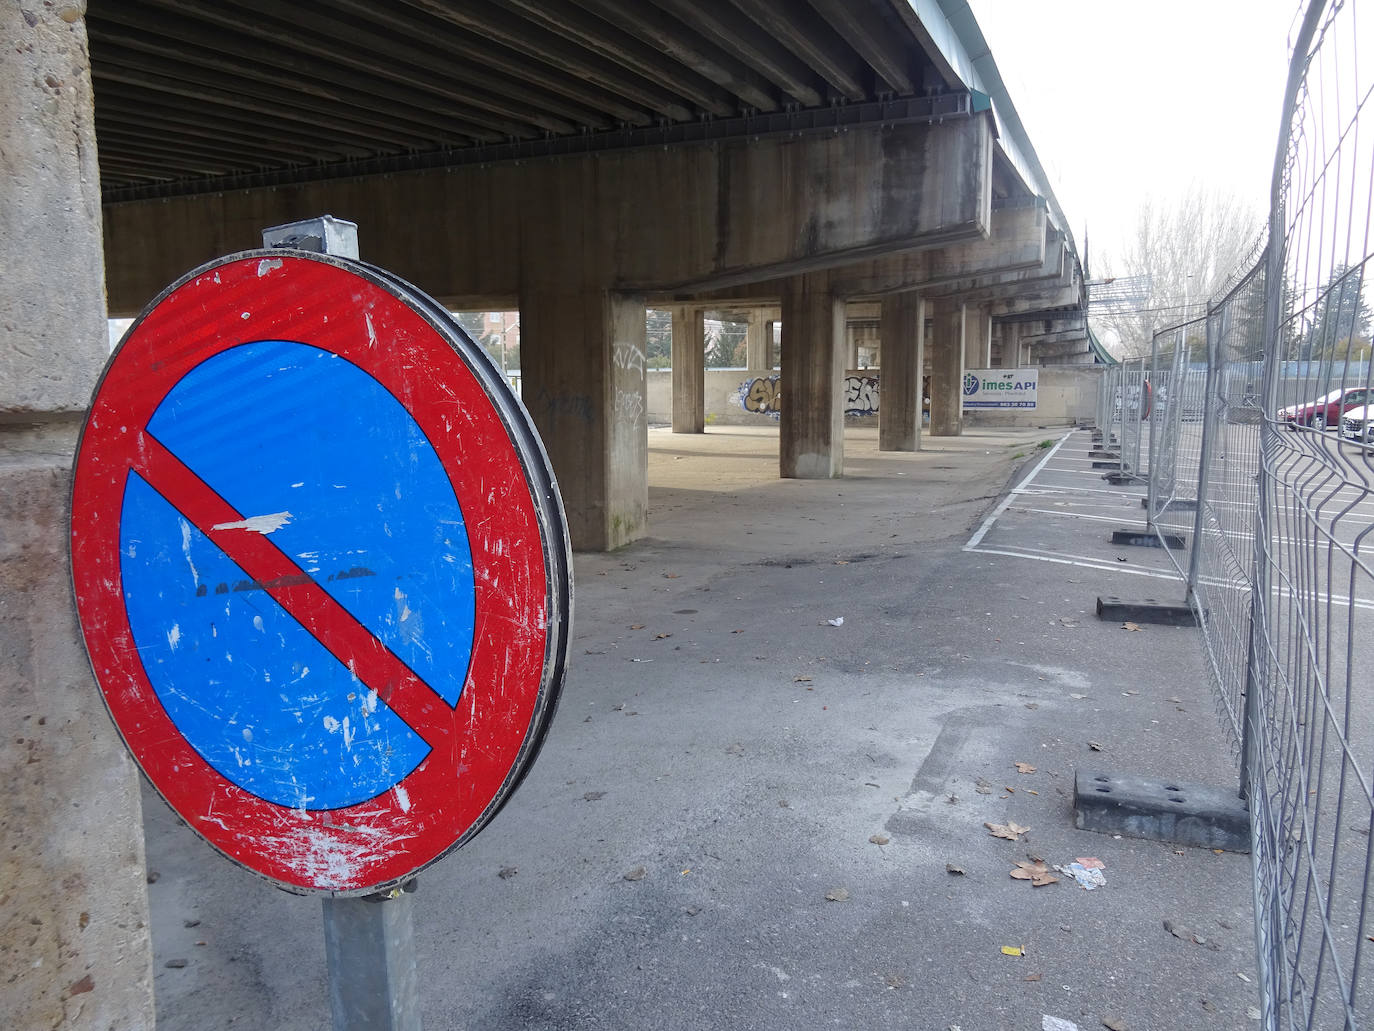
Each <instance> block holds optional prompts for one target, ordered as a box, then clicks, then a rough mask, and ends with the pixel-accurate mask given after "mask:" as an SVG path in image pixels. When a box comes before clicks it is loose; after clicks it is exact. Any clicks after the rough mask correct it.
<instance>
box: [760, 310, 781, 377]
mask: <svg viewBox="0 0 1374 1031" xmlns="http://www.w3.org/2000/svg"><path fill="white" fill-rule="evenodd" d="M781 325H782V319H769V320H768V321H766V322H765V323H764V324H763V326H764V329H763V339H764V343H765V344H767V345H768V350H767V351H766V352H765V353H766V357H765V359H764V363H763V367H764V368H765V369H774V368H777V365H778V355H779V353H780V349H779V347H778V341H777V337H778V327H779V326H781Z"/></svg>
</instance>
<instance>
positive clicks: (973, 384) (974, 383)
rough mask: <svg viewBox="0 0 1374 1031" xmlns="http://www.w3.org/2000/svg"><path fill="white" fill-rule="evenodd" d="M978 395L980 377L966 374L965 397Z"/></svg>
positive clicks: (969, 373)
mask: <svg viewBox="0 0 1374 1031" xmlns="http://www.w3.org/2000/svg"><path fill="white" fill-rule="evenodd" d="M976 393H978V377H977V376H975V375H974V374H973V373H971V372H966V373H964V396H965V397H972V396H973V395H974V394H976Z"/></svg>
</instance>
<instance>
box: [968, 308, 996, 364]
mask: <svg viewBox="0 0 1374 1031" xmlns="http://www.w3.org/2000/svg"><path fill="white" fill-rule="evenodd" d="M964 368H966V369H990V368H992V316H991V315H990V314H989V313H988V309H987V308H980V307H972V306H970V307H968V308H966V314H965V322H964Z"/></svg>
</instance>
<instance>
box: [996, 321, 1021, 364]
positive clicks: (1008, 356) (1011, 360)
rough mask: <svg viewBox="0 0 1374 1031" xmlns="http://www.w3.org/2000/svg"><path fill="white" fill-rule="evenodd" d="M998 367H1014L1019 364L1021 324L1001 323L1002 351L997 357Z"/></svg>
mask: <svg viewBox="0 0 1374 1031" xmlns="http://www.w3.org/2000/svg"><path fill="white" fill-rule="evenodd" d="M998 361H999V368H1003V369H1016V368H1020V366H1021V324H1020V323H1019V322H1004V323H1002V351H1001V354H1000V355H999V357H998Z"/></svg>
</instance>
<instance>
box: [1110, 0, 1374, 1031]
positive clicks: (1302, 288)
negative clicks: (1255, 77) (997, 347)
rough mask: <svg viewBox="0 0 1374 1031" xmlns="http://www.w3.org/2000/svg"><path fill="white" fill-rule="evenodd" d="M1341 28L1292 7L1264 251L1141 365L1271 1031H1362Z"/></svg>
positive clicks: (1360, 642) (1354, 29)
mask: <svg viewBox="0 0 1374 1031" xmlns="http://www.w3.org/2000/svg"><path fill="white" fill-rule="evenodd" d="M1357 12H1358V4H1357V3H1356V2H1354V0H1313V2H1312V3H1311V5H1310V6H1309V7H1308V9H1307V11H1306V13H1305V16H1304V18H1303V20H1302V22H1301V25H1300V27H1299V29H1298V35H1297V41H1296V44H1295V46H1294V51H1293V58H1292V66H1291V69H1290V75H1289V89H1288V94H1287V97H1286V99H1285V108H1284V115H1283V130H1282V136H1281V139H1280V146H1279V148H1278V157H1277V161H1276V166H1275V169H1274V191H1273V204H1272V207H1271V212H1270V220H1269V233H1268V239H1267V245H1266V246H1267V249H1266V250H1265V251H1264V252H1263V253H1262V254H1261V255H1260V256H1258V258H1257V259H1256V260H1254V261H1248V262H1246V263H1244V264H1243V265H1242V266H1241V267H1240V268H1239V269H1237V271H1236V273H1235V274H1234V276H1233V278H1232V285H1230V286H1229V287H1228V288H1227V289H1226V290H1225V291H1224V292H1223V293H1222V295H1220V296H1219V297H1217V298H1216V299H1214V300H1213V301H1212V302H1211V303H1209V305H1208V312H1207V317H1206V319H1205V323H1202V322H1195V323H1192V324H1189V325H1187V326H1177V327H1170V328H1169V329H1167V330H1164V331H1161V332H1160V333H1158V334H1156V336H1155V339H1154V343H1153V349H1152V355H1151V362H1150V376H1151V378H1152V383H1154V384H1155V385H1156V388H1157V391H1158V394H1159V397H1160V402H1161V403H1160V404H1159V410H1158V412H1157V413H1156V415H1154V416H1152V417H1151V420H1150V424H1149V447H1150V451H1149V473H1150V481H1149V493H1148V496H1147V497H1148V508H1149V516H1150V521H1151V524H1152V525H1153V527H1154V529H1155V530H1156V532H1158V533H1160V534H1161V535H1162V534H1164V533H1166V532H1168V533H1183V534H1184V535H1185V537H1186V539H1187V547H1186V548H1185V549H1183V550H1182V551H1181V552H1174V553H1173V556H1174V559H1175V561H1176V563H1177V564H1178V566H1179V569H1180V571H1181V572H1183V573H1184V574H1185V575H1186V577H1187V582H1188V590H1189V596H1190V598H1191V599H1192V602H1193V605H1194V608H1195V611H1196V612H1197V615H1198V618H1199V623H1200V626H1201V628H1202V635H1203V641H1204V644H1205V652H1206V655H1207V659H1208V666H1209V670H1210V672H1211V675H1212V678H1213V680H1214V684H1215V686H1216V688H1217V697H1218V702H1219V707H1220V709H1221V711H1222V712H1223V713H1224V716H1225V722H1226V724H1227V725H1228V726H1229V727H1230V729H1231V731H1232V734H1233V740H1234V741H1236V742H1237V744H1238V746H1239V748H1238V754H1239V757H1240V761H1241V762H1240V771H1239V772H1240V780H1239V783H1240V787H1241V790H1242V793H1243V794H1244V795H1245V796H1246V798H1247V800H1248V802H1249V805H1250V811H1251V831H1252V833H1251V846H1252V853H1253V861H1254V875H1255V877H1254V887H1255V915H1256V935H1257V940H1258V945H1259V949H1258V955H1259V973H1260V984H1261V996H1262V999H1263V1009H1262V1017H1263V1026H1264V1027H1265V1028H1266V1029H1270V1031H1278V1029H1280V1028H1346V1029H1357V1028H1366V1029H1374V987H1371V986H1370V984H1369V979H1370V977H1371V975H1374V969H1372V967H1374V906H1372V905H1371V903H1372V902H1374V848H1371V836H1372V835H1374V627H1371V622H1374V557H1371V555H1372V554H1374V382H1371V373H1370V369H1371V363H1370V340H1371V336H1374V313H1372V312H1371V306H1370V305H1369V304H1368V303H1367V301H1366V299H1365V285H1366V284H1365V278H1366V277H1365V272H1366V268H1367V267H1369V263H1370V260H1371V258H1372V257H1374V241H1372V239H1371V229H1372V228H1374V218H1371V212H1372V211H1374V132H1371V131H1370V129H1371V126H1368V125H1367V126H1366V127H1365V131H1364V132H1363V133H1361V132H1360V128H1361V126H1360V120H1361V115H1362V113H1363V109H1364V107H1365V104H1366V102H1367V101H1368V100H1369V99H1370V98H1371V97H1374V69H1370V68H1368V67H1362V66H1361V64H1360V62H1359V60H1358V53H1359V49H1360V46H1359V44H1360V43H1361V42H1362V43H1363V44H1364V50H1365V51H1366V52H1370V51H1371V49H1374V35H1371V30H1370V29H1367V28H1365V25H1366V22H1365V21H1361V20H1359V18H1358V16H1357ZM1369 24H1370V26H1371V27H1374V22H1370V23H1369ZM1366 121H1368V119H1366ZM1204 325H1205V333H1200V332H1199V330H1201V329H1202V328H1204ZM1367 406H1368V407H1367ZM1102 414H1103V415H1104V416H1107V415H1109V414H1110V415H1112V416H1117V414H1118V413H1116V412H1112V413H1107V412H1105V411H1103V412H1102ZM1123 429H1125V427H1123ZM1128 432H1129V431H1128Z"/></svg>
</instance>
